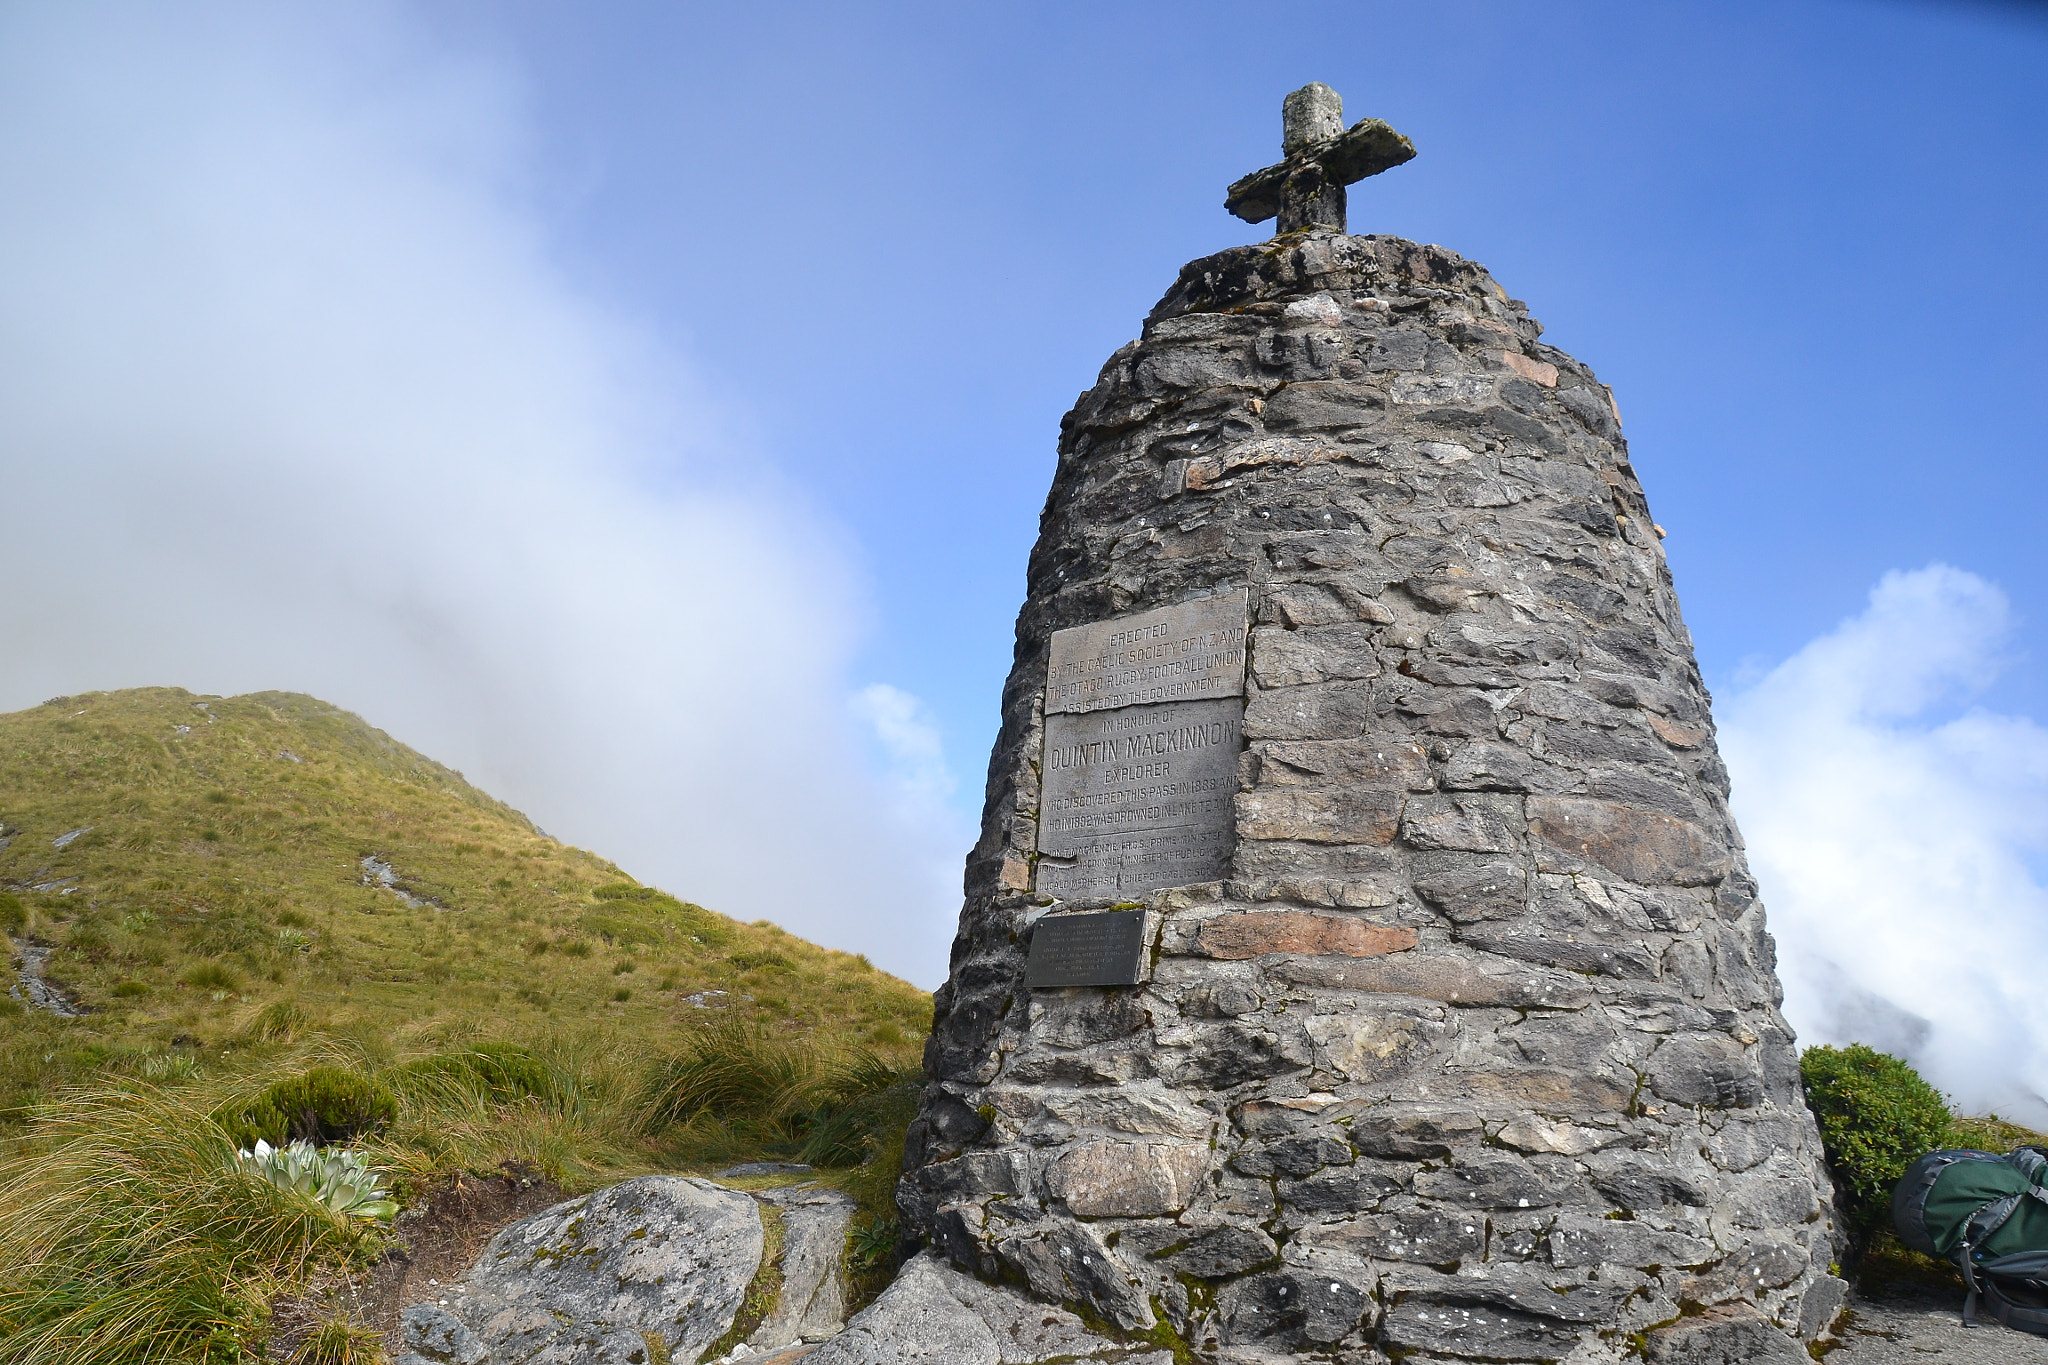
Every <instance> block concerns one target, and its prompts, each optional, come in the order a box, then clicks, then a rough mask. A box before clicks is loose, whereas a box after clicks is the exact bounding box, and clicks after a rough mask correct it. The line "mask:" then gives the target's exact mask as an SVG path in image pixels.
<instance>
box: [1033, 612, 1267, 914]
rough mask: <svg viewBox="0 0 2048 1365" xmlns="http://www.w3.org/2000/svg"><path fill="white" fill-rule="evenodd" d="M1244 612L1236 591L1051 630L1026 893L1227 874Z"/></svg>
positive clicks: (1148, 885)
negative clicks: (1033, 871) (1031, 882)
mask: <svg viewBox="0 0 2048 1365" xmlns="http://www.w3.org/2000/svg"><path fill="white" fill-rule="evenodd" d="M1245 618H1246V611H1245V594H1244V593H1243V592H1242V591H1239V592H1235V593H1230V594H1226V595H1224V596H1220V597H1213V598H1207V599H1205V600H1203V601H1199V602H1190V603H1184V604H1182V605H1180V606H1174V607H1166V608H1162V609H1161V610H1158V611H1151V612H1145V613H1142V614H1140V615H1137V616H1127V617H1124V618H1122V619H1120V620H1115V621H1100V622H1096V623H1094V624H1092V625H1086V626H1077V627H1075V628H1073V629H1071V630H1063V631H1058V632H1056V633H1055V634H1054V635H1053V639H1052V669H1051V676H1050V678H1049V680H1048V683H1047V687H1046V711H1047V715H1046V717H1045V754H1044V762H1043V766H1042V767H1041V769H1040V784H1039V811H1038V851H1039V855H1040V857H1039V862H1038V876H1037V888H1038V890H1040V891H1042V892H1045V893H1046V894H1048V895H1053V896H1058V897H1060V898H1061V899H1064V900H1074V899H1081V898H1091V897H1101V896H1135V895H1141V894H1143V893H1144V892H1147V891H1152V890H1156V889H1157V888H1159V887H1163V886H1185V885H1188V884H1190V883H1194V882H1206V881H1215V880H1217V879H1219V878H1221V877H1223V876H1224V875H1226V873H1227V872H1228V871H1229V866H1230V849H1231V836H1232V832H1233V828H1234V824H1233V818H1232V798H1233V796H1234V794H1235V792H1236V791H1237V757H1238V752H1239V751H1240V750H1241V749H1242V748H1243V747H1244V743H1243V733H1242V730H1243V723H1244V634H1245ZM1062 678H1064V679H1065V680H1066V681H1065V683H1064V684H1063V683H1062V682H1061V679H1062ZM1165 694H1171V696H1172V698H1173V699H1170V700H1169V699H1161V698H1162V697H1164V695H1165ZM1135 698H1148V699H1150V700H1145V701H1137V702H1135V703H1134V701H1133V700H1132V699H1135Z"/></svg>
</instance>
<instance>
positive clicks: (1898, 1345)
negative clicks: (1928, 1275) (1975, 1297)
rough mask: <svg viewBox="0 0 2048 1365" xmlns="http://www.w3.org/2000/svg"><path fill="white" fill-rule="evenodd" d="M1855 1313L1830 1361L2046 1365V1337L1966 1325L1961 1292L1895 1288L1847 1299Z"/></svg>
mask: <svg viewBox="0 0 2048 1365" xmlns="http://www.w3.org/2000/svg"><path fill="white" fill-rule="evenodd" d="M1849 1309H1850V1311H1851V1312H1852V1313H1854V1314H1855V1317H1854V1319H1853V1320H1852V1321H1851V1323H1850V1325H1849V1327H1848V1328H1847V1329H1846V1330H1845V1331H1844V1332H1843V1333H1842V1338H1843V1340H1842V1345H1841V1347H1840V1348H1839V1349H1837V1350H1835V1351H1831V1352H1829V1353H1828V1356H1827V1359H1828V1362H1829V1365H1894V1363H1895V1362H1900V1363H1903V1362H1907V1361H1911V1362H1914V1365H1927V1362H1934V1361H1939V1362H1941V1365H2048V1337H2037V1336H2031V1335H2029V1334H2028V1333H2025V1332H2015V1331H2013V1330H2012V1329H2011V1328H2009V1327H2001V1326H2000V1325H1999V1324H1998V1323H1996V1322H1990V1321H1986V1322H1984V1323H1983V1325H1982V1326H1979V1327H1977V1328H1975V1329H1974V1330H1972V1329H1967V1328H1965V1327H1964V1326H1963V1323H1962V1310H1963V1301H1962V1298H1961V1296H1960V1295H1950V1294H1941V1295H1935V1294H1929V1293H1923V1292H1919V1291H1917V1290H1910V1289H1901V1290H1894V1291H1892V1292H1891V1293H1889V1294H1887V1295H1886V1296H1885V1297H1884V1298H1881V1299H1866V1298H1863V1297H1861V1296H1859V1297H1857V1298H1854V1299H1851V1300H1850V1301H1849Z"/></svg>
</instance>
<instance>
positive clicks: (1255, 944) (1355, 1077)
mask: <svg viewBox="0 0 2048 1365" xmlns="http://www.w3.org/2000/svg"><path fill="white" fill-rule="evenodd" d="M1540 332H1541V329H1540V327H1539V326H1538V325H1537V324H1536V323H1535V322H1534V321H1533V320H1532V319H1530V318H1529V316H1528V314H1527V310H1526V309H1525V308H1524V307H1523V305H1521V304H1520V303H1518V302H1516V301H1514V300H1511V299H1509V298H1508V297H1507V296H1506V295H1505V294H1504V293H1503V291H1502V290H1501V289H1500V287H1499V286H1498V285H1496V284H1495V283H1494V282H1493V280H1492V279H1491V278H1490V277H1489V276H1488V275H1487V273H1486V272H1485V271H1484V270H1483V269H1481V268H1480V267H1478V266H1476V265H1474V264H1472V263H1470V262H1468V261H1465V260H1463V259H1461V258H1459V257H1458V256H1456V255H1454V254H1452V253H1450V252H1448V251H1445V250H1443V249H1442V248H1438V247H1429V246H1417V245H1415V244H1413V243H1410V242H1405V241H1400V240H1397V239H1394V238H1389V237H1378V236H1371V237H1347V236H1343V235H1341V234H1338V233H1335V232H1332V231H1327V230H1311V231H1308V232H1302V233H1294V234H1290V235H1288V236H1284V237H1280V238H1276V239H1274V240H1273V241H1272V242H1270V243H1265V244H1262V245H1259V246H1254V247H1244V248H1238V249H1235V250H1232V251H1227V252H1224V253H1221V254H1220V255H1217V256H1213V257H1209V258H1207V259H1205V260H1202V261H1197V262H1195V263H1193V264H1191V265H1190V266H1188V267H1187V268H1186V269H1185V270H1184V271H1183V272H1182V273H1181V277H1180V279H1179V281H1178V282H1177V283H1176V284H1175V285H1174V287H1173V289H1172V290H1171V291H1170V292H1169V293H1168V294H1167V296H1166V298H1165V299H1164V300H1163V301H1162V302H1161V303H1160V304H1159V306H1158V307H1157V308H1156V309H1155V310H1154V311H1153V313H1152V314H1151V316H1150V317H1149V318H1148V319H1147V321H1146V325H1145V331H1144V335H1143V337H1142V338H1141V339H1140V340H1138V341H1135V342H1133V343H1131V344H1130V345H1128V346H1126V347H1124V348H1123V349H1122V350H1120V351H1118V352H1117V353H1116V354H1115V355H1114V356H1113V357H1111V359H1110V361H1109V363H1108V364H1107V365H1106V366H1105V367H1104V369H1103V371H1102V375H1101V378H1100V380H1099V381H1098V382H1097V384H1096V386H1095V387H1094V388H1093V389H1092V390H1090V391H1089V392H1088V393H1086V394H1084V395H1083V396H1082V398H1081V400H1080V402H1079V403H1078V404H1077V405H1076V406H1075V408H1074V410H1073V411H1072V412H1071V413H1069V414H1068V415H1067V417H1066V418H1065V420H1064V422H1063V423H1062V427H1061V439H1060V445H1059V465H1058V472H1057V474H1056V476H1055V479H1054V482H1053V487H1052V492H1051V495H1050V498H1049V499H1048V502H1047V505H1046V509H1045V513H1044V517H1043V521H1042V526H1041V533H1040V537H1039V541H1038V544H1037V547H1036V548H1035V550H1034V551H1033V553H1032V556H1031V562H1030V570H1029V585H1028V587H1029V591H1028V596H1027V599H1026V602H1025V605H1024V608H1023V611H1022V613H1021V614H1020V616H1019V619H1018V625H1017V653H1016V665H1015V667H1014V669H1013V670H1012V672H1011V674H1010V678H1009V682H1008V685H1007V687H1006V689H1005V692H1004V697H1003V726H1002V731H1001V735H1000V738H999V740H998V742H997V745H996V749H995V753H994V755H993V758H992V760H991V764H990V773H989V785H988V802H987V807H986V814H985V817H984V822H983V827H982V834H981V839H980V842H979V843H978V845H977V846H976V848H975V849H974V851H973V853H972V854H971V855H970V857H969V860H968V865H967V884H966V890H967V899H966V906H965V909H964V911H963V914H962V917H961V926H960V933H959V937H958V939H957V940H956V942H955V944H954V948H953V959H952V971H951V978H950V980H949V981H948V982H947V984H946V986H945V987H944V989H943V990H941V991H940V993H939V996H938V1006H937V1017H936V1026H935V1029H934V1032H933V1035H932V1039H931V1042H930V1045H929V1049H928V1053H927V1066H928V1070H929V1072H930V1074H931V1076H932V1077H933V1078H934V1084H933V1085H932V1086H931V1087H930V1089H929V1091H928V1093H927V1098H926V1102H925V1105H924V1109H923V1111H922V1113H921V1115H920V1117H919V1119H918V1122H917V1123H916V1125H915V1126H914V1128H913V1130H912V1142H911V1153H910V1167H911V1174H909V1175H908V1176H906V1178H905V1180H904V1181H903V1183H902V1186H901V1188H900V1202H901V1204H902V1208H903V1211H904V1214H905V1221H906V1226H907V1227H909V1228H911V1229H912V1230H914V1231H915V1233H916V1234H917V1235H918V1236H919V1237H921V1238H922V1239H923V1240H925V1241H926V1242H927V1243H928V1244H930V1245H931V1246H932V1247H934V1248H935V1249H937V1250H938V1251H940V1252H941V1253H943V1254H944V1255H945V1256H946V1257H948V1258H950V1260H951V1261H952V1262H953V1263H954V1264H955V1265H957V1266H958V1267H960V1268H961V1269H963V1270H965V1271H968V1272H970V1273H971V1274H973V1275H976V1276H979V1277H981V1278H982V1279H984V1280H991V1281H993V1280H1004V1281H1008V1282H1009V1283H1012V1284H1016V1285H1021V1286H1028V1288H1029V1290H1030V1291H1031V1293H1033V1294H1034V1295H1035V1296H1036V1297H1038V1298H1039V1299H1041V1300H1044V1301H1047V1302H1049V1303H1057V1304H1064V1305H1067V1306H1069V1307H1070V1308H1073V1309H1074V1310H1076V1311H1078V1312H1079V1313H1081V1314H1082V1315H1083V1317H1084V1318H1085V1319H1086V1320H1087V1321H1088V1322H1090V1323H1091V1324H1092V1325H1094V1326H1095V1327H1096V1329H1097V1330H1099V1331H1103V1332H1111V1333H1118V1334H1123V1335H1124V1336H1125V1337H1126V1338H1127V1339H1129V1340H1130V1341H1131V1342H1132V1343H1133V1345H1134V1346H1135V1345H1136V1344H1138V1342H1139V1341H1140V1340H1141V1339H1143V1340H1149V1341H1151V1342H1153V1343H1158V1342H1161V1341H1166V1340H1169V1339H1173V1340H1176V1341H1177V1342H1178V1343H1180V1344H1181V1345H1182V1346H1183V1347H1184V1348H1186V1349H1191V1350H1192V1351H1193V1352H1194V1354H1195V1355H1196V1356H1197V1357H1199V1358H1202V1359H1211V1360H1230V1361H1236V1360H1256V1359H1267V1358H1274V1357H1280V1358H1287V1357H1295V1358H1299V1357H1317V1358H1323V1357H1328V1358H1332V1359H1340V1360H1345V1361H1351V1362H1364V1361H1371V1360H1380V1359H1386V1358H1390V1357H1391V1358H1400V1359H1406V1360H1445V1361H1450V1360H1475V1359H1483V1360H1512V1361H1525V1360H1526V1361H1534V1360H1571V1361H1598V1360H1618V1359H1622V1358H1625V1357H1629V1356H1631V1355H1634V1356H1637V1357H1640V1356H1641V1355H1642V1354H1643V1353H1645V1352H1646V1351H1647V1352H1649V1353H1650V1356H1651V1358H1654V1359H1663V1358H1670V1359H1693V1358H1695V1357H1697V1358H1699V1359H1708V1358H1720V1357H1719V1356H1717V1355H1715V1354H1714V1353H1715V1352H1721V1353H1722V1354H1727V1353H1728V1352H1731V1351H1733V1352H1743V1351H1747V1352H1750V1353H1751V1354H1754V1353H1755V1352H1756V1351H1759V1350H1765V1349H1766V1347H1767V1346H1768V1344H1769V1343H1770V1342H1772V1341H1778V1342H1782V1343H1784V1344H1785V1346H1786V1348H1787V1350H1788V1351H1790V1352H1792V1353H1793V1354H1798V1353H1799V1352H1798V1348H1797V1346H1796V1345H1793V1342H1794V1341H1795V1340H1796V1338H1798V1337H1799V1336H1800V1335H1802V1334H1804V1335H1806V1336H1809V1337H1810V1336H1811V1335H1813V1334H1814V1333H1815V1332H1818V1331H1820V1330H1821V1329H1822V1328H1824V1327H1825V1326H1826V1325H1827V1323H1826V1322H1825V1321H1820V1322H1818V1323H1816V1322H1814V1321H1812V1320H1811V1319H1815V1318H1823V1319H1824V1318H1827V1317H1831V1316H1832V1314H1833V1311H1834V1309H1833V1305H1835V1304H1836V1303H1838V1302H1839V1297H1840V1294H1839V1290H1840V1286H1839V1282H1838V1281H1835V1280H1833V1279H1832V1277H1831V1276H1830V1275H1829V1266H1830V1261H1831V1259H1832V1258H1833V1256H1834V1254H1835V1248H1834V1239H1835V1231H1834V1221H1833V1215H1832V1201H1831V1197H1830V1191H1829V1187H1828V1183H1827V1179H1826V1176H1825V1174H1824V1173H1823V1170H1822V1167H1821V1162H1820V1146H1819V1139H1818V1136H1817V1134H1816V1131H1815V1127H1814V1123H1813V1120H1812V1118H1811V1116H1810V1115H1809V1113H1808V1111H1807V1109H1806V1107H1805V1105H1804V1102H1803V1099H1802V1096H1801V1093H1800V1087H1799V1078H1798V1069H1797V1065H1796V1059H1795V1054H1794V1049H1793V1039H1792V1034H1791V1031H1790V1030H1789V1028H1788V1027H1787V1026H1786V1023H1785V1021H1784V1019H1783V1017H1782V1016H1781V1015H1780V1013H1779V1011H1778V1004H1779V998H1780V997H1779V990H1778V986H1777V981H1776V974H1775V971H1774V967H1773V957H1772V944H1771V939H1770V937H1769V935H1768V934H1767V933H1766V932H1765V929H1764V914H1763V908H1762V906H1761V905H1760V904H1759V903H1758V901H1757V899H1756V888H1755V884H1754V882H1753V881H1752V880H1751V878H1750V875H1749V872H1748V870H1747V867H1746V865H1745V862H1744V858H1743V851H1742V842H1741V838H1740V836H1739V834H1738V833H1737V831H1736V828H1735V824H1734V821H1733V820H1732V818H1731V817H1730V815H1729V811H1728V804H1727V795H1728V779H1727V774H1726V772H1725V770H1724V769H1723V767H1722V765H1721V761H1720V758H1719V757H1718V755H1717V753H1716V750H1715V744H1714V728H1713V721H1712V718H1711V716H1710V714H1709V710H1708V697H1707V693H1706V689H1705V687H1704V686H1703V684H1702V682H1701V679H1700V676H1699V672H1698V669H1697V667H1696V666H1695V664H1694V660H1693V652H1692V646H1691V641H1690V639H1689V637H1688V635H1687V633H1686V630H1685V626H1684V624H1683V623H1682V621H1681V619H1680V616H1679V611H1678V603H1677V599H1676V597H1675V595H1674V593H1673V589H1672V582H1671V576H1670V573H1669V571H1668V569H1667V568H1666V565H1665V560H1664V555H1663V552H1662V549H1661V547H1660V544H1659V538H1660V534H1661V533H1660V531H1659V530H1658V528H1656V527H1655V526H1654V525H1653V524H1652V522H1651V520H1650V517H1649V512H1648V508H1647V506H1646V505H1645V502H1644V498H1643V492H1642V488H1641V486H1640V484H1639V482H1638V481H1637V478H1636V475H1635V473H1634V471H1633V470H1632V469H1631V467H1630V465H1629V461H1628V454H1627V448H1626V445H1625V444H1624V442H1623V440H1622V435H1621V426H1620V418H1619V415H1618V413H1617V411H1616V407H1615V404H1614V401H1613V399H1612V397H1611V395H1610V394H1609V393H1608V391H1607V390H1606V388H1605V387H1604V386H1602V385H1601V384H1600V383H1599V382H1598V381H1597V380H1596V379H1595V378H1594V377H1593V375H1592V373H1591V372H1590V371H1589V370H1588V369H1586V367H1584V366H1583V365H1581V364H1579V363H1578V362H1577V361H1575V360H1573V359H1572V358H1571V357H1570V356H1568V355H1566V354H1564V353H1563V352H1561V351H1558V350H1555V349H1553V348H1551V347H1549V346H1546V345H1544V344H1543V343H1542V342H1541V341H1540V340H1539V339H1538V337H1539V335H1540ZM1238 589H1248V590H1249V599H1250V610H1251V613H1252V627H1251V632H1250V647H1249V651H1248V675H1247V678H1246V684H1245V710H1244V719H1243V737H1244V743H1245V748H1244V752H1243V754H1242V757H1241V760H1240V766H1239V770H1238V773H1239V780H1238V792H1237V795H1236V798H1235V821H1236V837H1235V846H1234V850H1233V852H1232V854H1231V859H1230V874H1229V876H1228V877H1227V879H1225V880H1222V881H1218V882H1214V883H1208V884H1203V885H1197V886H1188V887H1179V888H1172V889H1168V890H1164V891H1159V892H1155V893H1152V894H1151V895H1150V896H1148V897H1147V898H1146V905H1147V908H1149V909H1151V910H1153V911H1155V912H1156V915H1155V919H1156V922H1157V924H1158V939H1157V947H1156V955H1155V957H1154V959H1153V964H1152V974H1151V977H1152V979H1151V980H1150V981H1149V982H1148V983H1147V984H1144V985H1140V986H1134V987H1124V988H1090V987H1070V988H1064V989H1058V990H1038V991H1027V990H1026V989H1025V988H1024V986H1023V967H1024V961H1025V956H1026V953H1027V952H1028V948H1029V944H1030V940H1031V935H1032V932H1033V928H1034V925H1035V923H1036V922H1037V920H1038V919H1039V917H1041V916H1042V915H1043V914H1045V913H1046V912H1047V911H1048V910H1049V909H1058V910H1061V911H1065V910H1068V909H1072V908H1077V907H1076V906H1075V905H1074V904H1073V903H1068V904H1063V905H1059V906H1050V905H1049V904H1048V902H1049V899H1050V898H1049V897H1047V896H1045V895H1042V894H1039V893H1038V892H1036V891H1035V890H1034V859H1035V855H1036V848H1037V842H1036V840H1037V819H1036V813H1037V801H1038V775H1037V774H1038V763H1039V756H1040V752H1041V748H1042V742H1043V739H1042V736H1043V727H1044V709H1043V691H1044V686H1045V681H1046V663H1047V648H1048V641H1049V638H1050V636H1051V634H1052V632H1053V631H1055V630H1058V629H1062V628H1065V627H1069V626H1075V625H1081V624H1086V623H1090V622H1097V621H1102V620H1106V619H1109V618H1112V617H1116V616H1119V615H1123V614H1127V613H1132V612H1137V611H1141V610H1146V609H1150V608H1154V607H1160V606H1165V605H1171V604H1175V603H1180V602H1185V601H1189V600H1193V599H1196V598H1201V597H1205V596H1209V595H1213V594H1217V593H1222V592H1234V591H1236V590H1238ZM1078 908H1085V907H1078ZM1823 1305H1825V1306H1826V1312H1825V1313H1822V1312H1820V1311H1818V1310H1819V1309H1820V1307H1821V1306H1823ZM1802 1306H1804V1307H1806V1308H1808V1309H1812V1310H1814V1311H1808V1312H1805V1313H1804V1314H1803V1313H1802ZM1802 1317H1804V1318H1805V1319H1808V1321H1806V1322H1804V1324H1802ZM1780 1354H1783V1353H1779V1352H1776V1350H1775V1347H1770V1348H1769V1353H1767V1354H1766V1355H1765V1356H1762V1357H1758V1358H1773V1359H1775V1358H1778V1355H1780ZM1729 1358H1731V1359H1732V1358H1740V1357H1739V1356H1738V1355H1731V1356H1729ZM1785 1358H1787V1359H1790V1358H1792V1356H1791V1355H1786V1356H1785Z"/></svg>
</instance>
